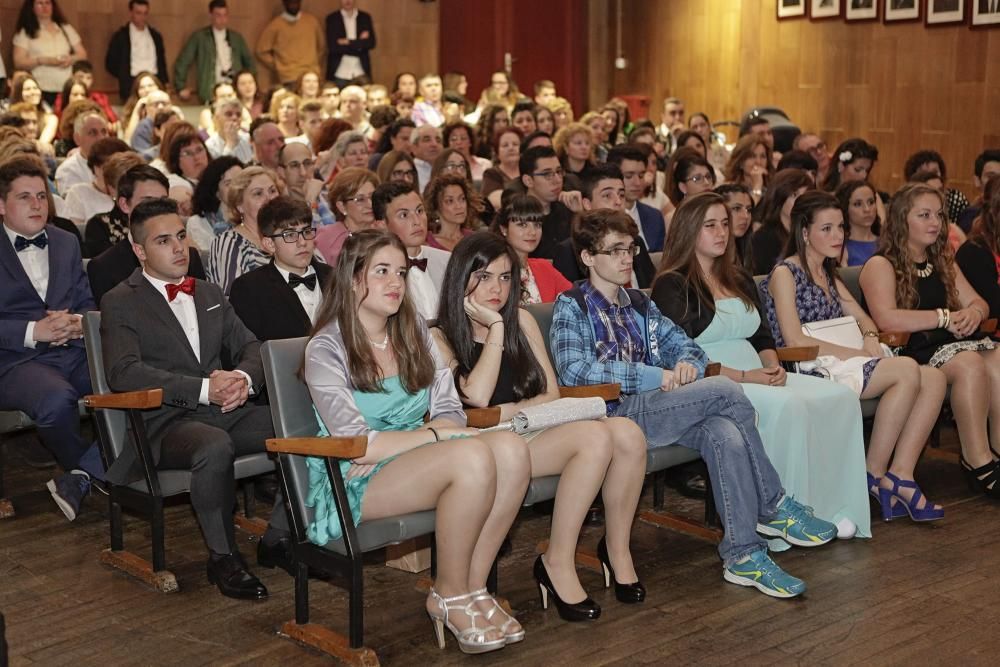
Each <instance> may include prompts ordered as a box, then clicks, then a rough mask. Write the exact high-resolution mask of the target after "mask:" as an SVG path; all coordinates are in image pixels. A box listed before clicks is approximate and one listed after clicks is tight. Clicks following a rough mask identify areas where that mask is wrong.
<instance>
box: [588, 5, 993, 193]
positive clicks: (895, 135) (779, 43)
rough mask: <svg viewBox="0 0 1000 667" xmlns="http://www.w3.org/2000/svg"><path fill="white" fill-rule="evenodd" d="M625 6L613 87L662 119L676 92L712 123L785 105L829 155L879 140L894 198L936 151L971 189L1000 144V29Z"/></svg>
mask: <svg viewBox="0 0 1000 667" xmlns="http://www.w3.org/2000/svg"><path fill="white" fill-rule="evenodd" d="M879 1H881V0H879ZM622 3H623V16H624V21H623V43H624V44H625V47H624V50H625V56H626V58H628V61H629V66H628V69H626V70H624V71H616V70H612V79H611V82H610V83H611V85H610V87H609V89H608V90H607V91H606V92H607V93H611V92H614V93H635V92H642V93H645V94H647V95H650V96H651V97H652V111H651V113H652V115H653V116H654V119H655V120H657V122H658V120H659V112H660V109H661V106H662V101H663V98H664V97H665V96H668V95H675V96H677V97H680V98H682V99H683V100H684V101H685V103H686V107H687V112H688V114H689V115H690V114H691V113H692V112H695V111H705V112H706V113H707V114H708V115H709V117H711V118H712V119H713V120H722V119H738V118H739V117H740V116H741V114H743V113H745V112H746V111H747V110H748V109H750V108H752V107H753V106H777V107H781V108H783V109H784V110H785V112H786V113H788V115H789V116H790V117H791V118H792V120H793V121H794V122H795V123H796V124H798V125H799V126H800V127H802V128H803V129H808V130H811V131H815V132H817V133H818V134H820V135H821V136H822V137H823V138H824V139H825V140H826V142H827V143H828V144H829V145H830V149H831V150H833V148H834V147H835V146H836V144H837V143H838V142H840V141H842V140H844V139H846V138H848V137H852V136H861V137H864V138H866V139H868V140H869V141H871V142H873V143H875V144H876V145H877V146H878V148H879V158H880V159H879V164H878V166H877V168H876V169H875V172H874V175H873V178H874V180H875V181H876V182H877V183H878V184H879V185H880V186H881V187H883V188H885V189H887V190H890V191H892V190H894V189H895V188H896V187H898V186H899V185H900V183H901V181H902V169H903V164H904V162H905V160H906V157H907V156H908V155H909V154H910V153H911V152H913V151H915V150H917V149H920V148H932V149H935V150H937V151H939V152H940V153H941V154H942V155H943V156H944V158H945V161H946V162H947V165H948V171H949V181H950V184H951V185H953V186H954V187H959V188H961V189H963V190H964V191H966V193H967V194H971V192H972V163H973V161H974V159H975V156H976V155H977V154H978V153H979V152H981V151H982V150H983V149H984V148H985V147H997V146H1000V120H998V118H1000V117H998V114H997V109H1000V29H997V28H994V29H991V30H970V29H969V27H968V26H967V25H963V26H954V27H935V28H927V27H925V26H924V24H923V22H913V23H901V24H884V23H882V22H881V21H879V22H865V23H845V22H844V21H843V19H836V20H827V21H817V22H810V21H809V20H807V19H795V20H787V21H778V20H777V19H776V18H775V0H670V2H649V1H647V0H622ZM608 4H609V5H613V4H614V3H613V0H608ZM921 4H923V2H921ZM606 15H607V16H608V17H609V18H612V16H613V15H612V14H611V12H610V11H609V12H608V13H607V14H606ZM608 29H609V31H610V39H609V40H608V43H609V46H610V48H611V49H613V48H614V26H613V24H612V25H609V28H608ZM614 57H615V54H614V52H613V51H610V52H609V53H608V54H607V57H606V60H607V61H608V62H611V61H613V59H614Z"/></svg>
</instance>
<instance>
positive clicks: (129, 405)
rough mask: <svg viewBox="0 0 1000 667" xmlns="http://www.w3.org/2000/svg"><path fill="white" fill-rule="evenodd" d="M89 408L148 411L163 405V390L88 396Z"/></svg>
mask: <svg viewBox="0 0 1000 667" xmlns="http://www.w3.org/2000/svg"><path fill="white" fill-rule="evenodd" d="M83 404H84V405H86V406H87V407H88V408H108V409H116V410H148V409H149V408H158V407H160V406H161V405H163V389H159V388H158V389H140V390H139V391H125V392H122V393H119V394H88V395H87V396H84V397H83Z"/></svg>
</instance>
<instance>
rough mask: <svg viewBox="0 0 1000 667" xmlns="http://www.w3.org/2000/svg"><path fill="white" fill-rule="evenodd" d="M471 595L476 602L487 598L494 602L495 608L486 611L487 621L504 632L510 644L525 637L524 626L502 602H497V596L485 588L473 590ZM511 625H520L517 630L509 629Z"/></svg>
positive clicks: (488, 600)
mask: <svg viewBox="0 0 1000 667" xmlns="http://www.w3.org/2000/svg"><path fill="white" fill-rule="evenodd" d="M469 595H471V596H472V599H473V601H474V602H478V601H480V600H486V601H487V602H492V603H493V608H492V609H490V610H489V611H488V612H486V622H487V623H490V624H492V625H493V627H495V628H496V629H498V630H499V631H500V632H502V633H503V636H504V639H505V640H506V642H507V643H508V644H516V643H517V642H519V641H521V640H523V639H524V628H523V627H520V625H519V624H518V622H517V620H516V619H515V618H514V617H513V616H511V615H510V614H508V613H507V611H506V610H505V609H504V608H503V607H501V606H500V603H499V602H497V599H496V598H495V597H493V596H492V595H490V593H489V591H487V590H486V589H485V588H480V589H479V590H478V591H472V592H471V593H469ZM494 616H497V617H499V618H498V619H497V620H503V623H497V622H495V621H494V620H493V617H494ZM511 625H515V626H518V630H517V631H516V632H511V631H510V630H508V628H509V627H510V626H511Z"/></svg>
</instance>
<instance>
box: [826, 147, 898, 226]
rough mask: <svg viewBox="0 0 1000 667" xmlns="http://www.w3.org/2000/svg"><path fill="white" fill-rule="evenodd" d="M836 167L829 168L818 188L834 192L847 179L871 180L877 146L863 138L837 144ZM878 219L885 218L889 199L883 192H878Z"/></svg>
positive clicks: (876, 158) (876, 159) (876, 160)
mask: <svg viewBox="0 0 1000 667" xmlns="http://www.w3.org/2000/svg"><path fill="white" fill-rule="evenodd" d="M834 159H835V164H836V168H835V169H834V168H831V169H830V170H829V171H828V172H827V175H826V180H824V181H823V182H822V183H821V184H820V185H819V188H820V189H821V190H826V191H827V192H835V191H836V190H837V188H838V187H840V185H841V184H842V183H846V182H848V181H868V182H871V180H872V179H871V175H872V170H873V169H875V163H876V162H878V148H876V147H875V146H874V145H872V144H870V143H868V142H867V141H865V140H864V139H859V138H854V139H848V140H847V141H844V142H842V143H841V144H840V145H839V146H837V150H836V151H834ZM876 194H877V195H878V201H876V202H875V205H876V206H877V207H878V217H879V220H885V219H886V214H885V204H886V203H887V202H888V201H889V195H888V193H885V192H878V191H876Z"/></svg>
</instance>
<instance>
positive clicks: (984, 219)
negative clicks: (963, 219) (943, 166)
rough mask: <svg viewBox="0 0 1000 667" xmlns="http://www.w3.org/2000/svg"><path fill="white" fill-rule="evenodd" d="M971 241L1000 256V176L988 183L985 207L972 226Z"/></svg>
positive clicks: (985, 193)
mask: <svg viewBox="0 0 1000 667" xmlns="http://www.w3.org/2000/svg"><path fill="white" fill-rule="evenodd" d="M969 240H970V241H972V242H973V243H978V244H979V245H981V246H983V247H984V248H987V249H988V250H989V251H990V252H992V253H993V254H994V255H1000V176H994V177H993V178H991V179H990V180H988V181H987V182H986V188H984V189H983V207H982V209H981V210H980V211H979V216H978V217H977V218H976V221H975V222H974V223H973V224H972V233H970V234H969Z"/></svg>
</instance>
